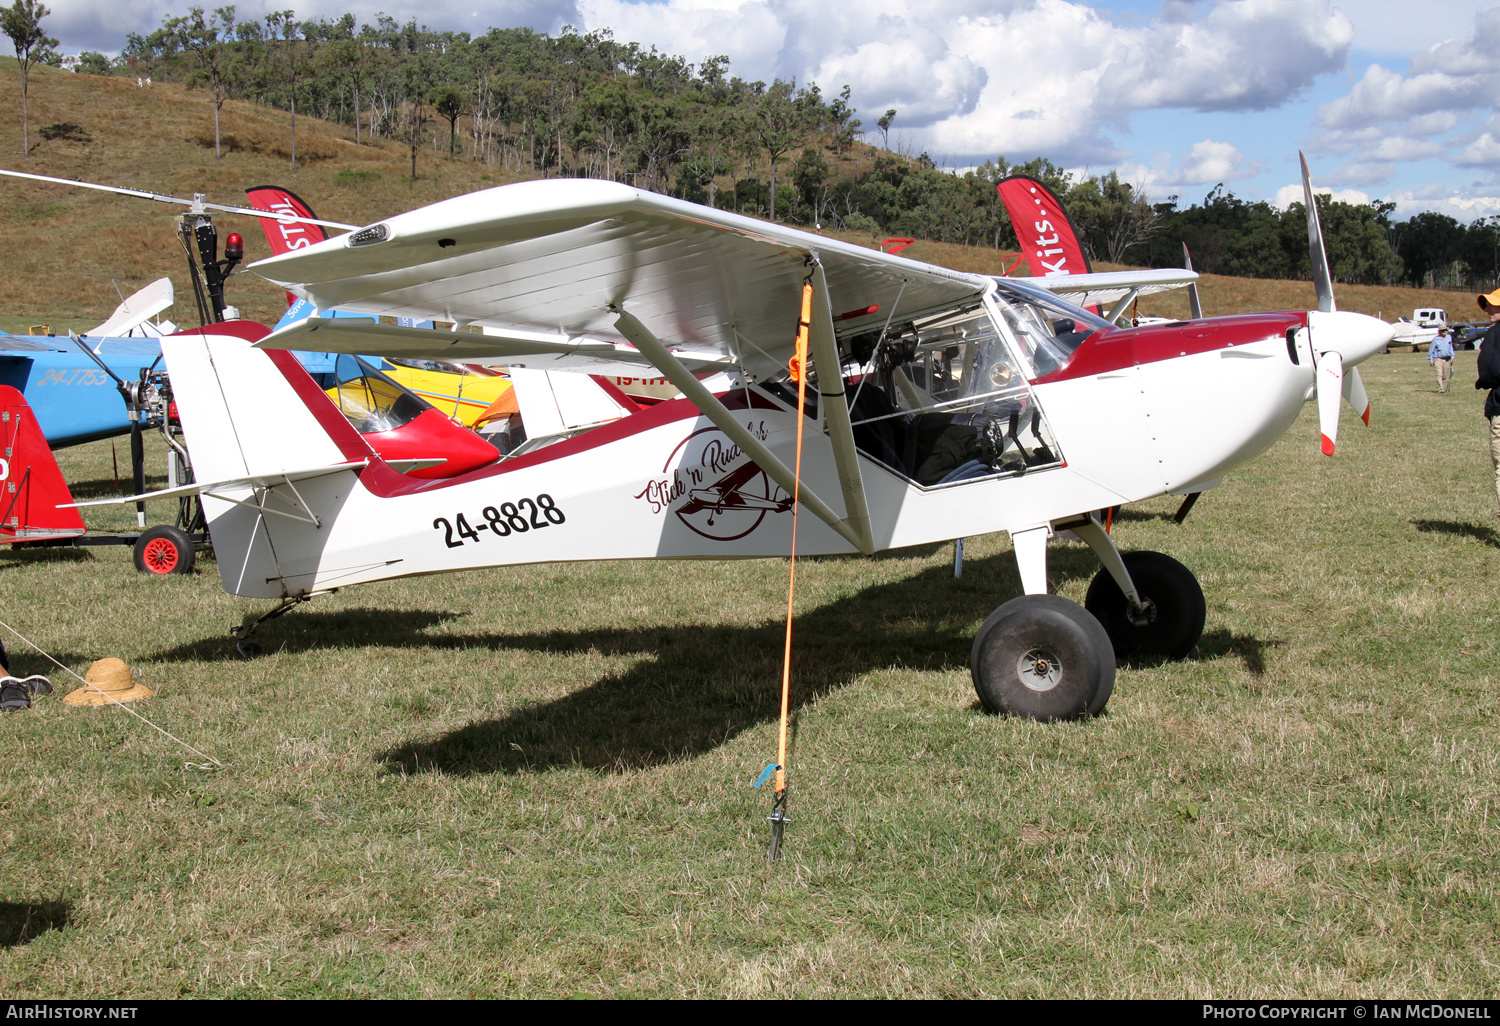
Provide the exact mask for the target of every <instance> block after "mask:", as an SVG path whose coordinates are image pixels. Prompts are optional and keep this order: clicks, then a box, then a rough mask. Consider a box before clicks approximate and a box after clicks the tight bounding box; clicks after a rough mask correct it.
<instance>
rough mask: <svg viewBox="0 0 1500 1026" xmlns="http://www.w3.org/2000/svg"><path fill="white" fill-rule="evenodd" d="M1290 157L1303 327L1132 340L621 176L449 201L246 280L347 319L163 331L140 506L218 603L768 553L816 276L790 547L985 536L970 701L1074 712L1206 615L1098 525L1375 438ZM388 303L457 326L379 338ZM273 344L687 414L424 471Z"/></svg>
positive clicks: (1094, 704)
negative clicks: (511, 375) (197, 544)
mask: <svg viewBox="0 0 1500 1026" xmlns="http://www.w3.org/2000/svg"><path fill="white" fill-rule="evenodd" d="M1303 167H1304V184H1305V185H1306V186H1307V188H1308V190H1309V193H1308V210H1309V236H1310V239H1311V243H1312V247H1313V265H1314V267H1315V268H1316V269H1317V271H1316V277H1317V282H1318V293H1319V298H1320V303H1319V307H1320V309H1319V310H1317V311H1312V312H1292V313H1261V314H1250V315H1243V316H1231V317H1216V318H1210V319H1200V320H1193V321H1187V322H1180V323H1175V324H1169V325H1159V326H1153V327H1149V328H1138V329H1117V328H1115V327H1114V326H1113V325H1111V324H1109V323H1107V322H1106V321H1105V320H1103V319H1102V318H1099V317H1096V316H1094V315H1092V314H1089V313H1088V312H1086V311H1084V310H1082V309H1080V308H1078V307H1075V306H1073V305H1071V304H1069V303H1067V302H1065V301H1064V300H1061V299H1059V298H1058V297H1056V296H1054V295H1053V294H1051V293H1050V292H1048V291H1047V289H1046V288H1043V287H1040V286H1039V284H1038V283H1036V282H1032V281H1028V280H1026V279H1022V280H1014V279H1003V278H1002V279H996V278H990V277H984V276H980V275H973V274H964V273H959V272H955V271H951V270H946V269H943V268H939V267H934V266H930V265H926V264H922V263H918V262H915V261H912V260H908V259H904V258H901V257H899V256H892V255H888V254H883V253H879V252H874V251H871V250H867V249H863V248H860V247H857V246H853V245H848V244H845V243H841V242H838V241H834V240H830V239H827V238H824V237H821V236H815V235H809V234H806V233H803V232H799V231H795V230H792V229H789V228H784V227H781V226H778V225H774V224H767V223H764V222H761V221H755V220H751V219H749V218H744V217H740V216H737V215H734V214H730V213H726V212H723V211H719V210H710V209H708V208H705V207H701V206H697V205H694V204H690V203H685V202H681V201H678V200H674V199H671V198H668V197H665V196H661V195H657V194H654V193H649V192H643V191H640V190H636V189H632V188H628V187H626V186H623V185H619V184H615V183H611V182H599V181H579V180H565V181H543V182H528V183H523V184H519V185H510V186H503V187H500V188H495V189H490V190H487V191H484V192H479V193H475V194H472V195H468V196H462V197H458V198H455V199H452V200H447V201H444V202H441V203H437V204H434V205H432V206H428V207H424V208H421V209H419V210H415V211H412V212H410V213H406V214H402V215H400V216H397V217H393V218H391V219H390V220H387V221H383V222H380V223H378V224H373V225H370V226H368V227H365V228H361V229H358V230H356V231H353V232H351V233H349V234H347V235H344V236H340V237H338V238H334V239H330V240H328V241H325V242H322V243H319V244H317V245H315V246H311V247H309V248H306V249H301V250H298V251H297V252H294V253H289V254H285V255H282V256H277V257H273V258H271V259H268V260H262V261H260V262H259V263H258V264H255V265H254V267H253V269H254V270H255V271H256V272H257V273H259V274H261V275H263V276H265V277H266V278H268V279H269V280H271V281H273V282H275V283H277V284H279V285H282V286H283V287H285V288H286V289H287V290H289V291H290V292H292V293H294V294H296V295H298V296H300V297H302V298H304V299H306V300H308V301H309V302H311V303H313V304H314V305H315V306H316V307H318V308H319V309H322V310H328V309H332V308H335V307H337V308H338V309H340V310H345V311H349V310H352V311H356V312H363V313H368V314H370V315H372V316H371V319H370V320H360V319H351V318H340V319H336V320H335V319H329V318H319V317H317V316H314V317H311V318H309V319H308V320H306V321H303V322H300V323H298V324H296V325H293V326H291V327H288V328H286V329H283V330H281V331H278V332H276V333H275V334H273V335H271V336H269V337H268V338H266V339H263V340H262V341H260V342H259V343H256V344H254V345H252V344H250V343H248V342H245V341H243V340H240V339H235V338H221V337H214V336H212V335H209V336H195V337H184V338H167V339H163V340H162V346H163V352H164V353H165V356H166V360H167V363H168V367H169V369H170V372H171V378H172V383H173V388H174V392H175V395H176V397H177V402H178V406H179V410H180V413H181V417H182V421H183V424H184V427H185V429H186V432H187V437H188V441H189V444H190V446H191V447H192V451H193V454H194V466H195V469H196V472H197V474H198V477H199V480H200V482H201V483H199V484H194V485H188V486H185V487H183V488H178V489H169V490H165V491H162V492H157V493H152V494H153V495H154V496H160V497H167V496H172V495H178V494H185V493H189V492H200V493H201V495H202V499H203V508H204V512H205V514H206V515H207V517H208V521H209V525H210V531H211V533H212V536H213V540H214V548H215V551H216V553H217V557H218V562H219V567H220V572H221V574H222V577H223V583H224V587H225V588H226V590H228V591H230V592H232V593H234V594H237V595H242V596H253V597H265V598H270V599H277V600H279V603H278V605H277V606H276V608H275V609H273V610H272V612H271V613H268V614H267V616H270V615H273V614H274V613H276V612H279V611H281V610H282V609H284V608H286V607H287V606H288V605H290V604H293V603H295V602H298V601H302V600H305V599H306V598H308V597H311V596H314V595H317V594H319V593H323V592H328V591H331V590H333V589H336V588H340V587H347V586H349V585H353V584H359V583H363V582H369V581H377V580H384V579H390V578H397V577H406V576H413V575H418V574H432V573H443V572H449V571H456V570H467V569H476V568H480V567H494V566H502V565H509V564H518V563H538V562H551V561H568V560H592V559H625V558H646V557H658V558H674V559H699V558H705V559H712V558H745V557H768V556H784V555H785V554H786V553H787V552H788V551H789V549H790V546H791V530H792V523H793V518H792V516H791V507H792V501H791V499H790V495H791V493H792V491H793V487H794V472H793V470H792V467H793V466H794V464H795V462H796V459H795V454H794V448H795V444H796V441H795V440H796V437H797V426H798V422H797V418H798V413H797V406H796V402H797V399H796V388H795V386H794V385H793V384H792V383H791V382H790V380H789V374H788V366H787V364H788V359H789V358H790V357H791V356H792V355H793V352H794V340H795V337H796V334H797V331H798V324H799V312H800V310H801V307H802V300H803V297H804V290H805V289H806V288H809V287H810V290H811V310H812V315H811V318H810V323H809V340H810V354H811V360H812V366H813V374H812V375H811V376H812V377H814V378H815V385H816V388H815V390H812V389H810V390H809V393H808V395H809V408H808V409H807V411H806V415H807V417H808V418H810V419H809V420H808V421H807V422H806V423H807V425H808V427H809V430H808V431H807V434H806V441H805V443H804V450H803V455H802V467H803V471H802V476H801V478H800V496H801V505H802V508H803V509H804V510H805V511H806V512H807V513H809V514H811V516H808V517H804V518H803V519H802V524H801V528H800V536H799V537H798V540H797V548H798V551H799V552H801V553H803V554H809V555H811V554H831V553H855V552H862V553H872V552H875V551H878V550H881V549H889V548H896V547H901V546H908V545H917V544H922V543H928V542H936V541H943V540H950V539H956V538H963V537H967V536H971V535H977V534H984V533H987V532H994V531H1007V532H1009V534H1010V536H1011V539H1012V542H1013V547H1014V550H1015V554H1016V559H1017V561H1018V563H1019V568H1020V576H1021V580H1022V583H1023V586H1024V589H1025V592H1026V594H1025V595H1024V596H1022V597H1020V598H1017V599H1014V600H1013V601H1010V602H1007V603H1006V604H1004V605H1002V606H1001V607H1000V608H999V609H997V610H996V611H995V612H994V614H993V615H991V616H990V617H989V619H988V620H986V621H985V623H984V625H983V627H982V628H981V629H980V631H979V633H978V636H977V637H976V638H975V641H974V647H973V653H972V658H971V669H972V672H973V677H974V683H975V687H976V689H977V691H978V693H979V696H980V698H981V700H982V701H983V703H984V705H985V706H986V707H988V708H989V709H991V710H995V711H1007V712H1012V713H1017V714H1021V715H1026V716H1031V717H1035V718H1038V719H1056V718H1068V717H1076V716H1082V715H1088V714H1093V713H1097V712H1099V711H1100V710H1101V709H1102V708H1103V707H1104V704H1105V702H1106V701H1107V700H1108V698H1109V696H1110V693H1111V690H1112V688H1113V686H1114V679H1115V661H1116V655H1117V654H1125V653H1133V652H1139V653H1159V654H1162V655H1167V656H1172V657H1181V656H1183V655H1185V654H1186V653H1187V652H1188V651H1190V650H1191V649H1192V647H1193V645H1194V644H1195V643H1196V642H1197V640H1198V637H1199V636H1200V634H1201V632H1202V629H1203V624H1204V615H1205V606H1204V600H1203V594H1202V591H1201V590H1200V589H1199V587H1198V584H1197V582H1196V580H1195V579H1194V578H1193V576H1192V574H1191V573H1190V572H1189V571H1188V570H1187V568H1185V567H1183V566H1182V565H1181V564H1180V563H1178V562H1177V561H1175V560H1173V559H1171V558H1170V557H1167V556H1164V555H1161V554H1159V553H1144V552H1136V553H1127V554H1124V555H1122V554H1121V553H1120V552H1119V551H1118V550H1117V549H1116V548H1115V545H1114V543H1113V541H1112V540H1111V538H1110V536H1109V535H1108V533H1106V531H1105V530H1104V528H1103V527H1102V526H1101V525H1100V524H1099V523H1098V522H1097V521H1096V520H1095V519H1094V517H1093V516H1092V515H1091V512H1090V511H1093V510H1099V509H1102V508H1105V507H1110V506H1116V505H1120V504H1124V503H1130V502H1136V501H1139V500H1142V499H1145V498H1149V497H1152V496H1156V495H1162V494H1167V493H1173V494H1187V493H1192V492H1197V491H1200V490H1202V489H1205V488H1210V487H1212V486H1213V485H1214V484H1216V483H1217V482H1218V481H1219V479H1220V478H1221V477H1222V476H1223V475H1224V474H1225V473H1226V472H1228V471H1230V470H1232V469H1234V468H1235V467H1237V466H1239V465H1240V464H1242V463H1244V462H1245V461H1247V460H1249V459H1251V458H1252V457H1254V456H1255V455H1256V454H1258V453H1260V452H1262V451H1264V450H1265V449H1266V448H1267V447H1268V446H1270V445H1271V444H1272V443H1273V442H1274V441H1275V440H1276V439H1277V438H1279V437H1280V436H1281V435H1282V434H1283V433H1284V432H1285V431H1286V430H1287V429H1288V428H1289V427H1290V426H1291V425H1292V423H1293V421H1295V420H1296V418H1297V416H1298V413H1299V412H1300V410H1301V409H1302V406H1303V404H1304V402H1305V401H1307V400H1308V399H1311V398H1314V397H1316V398H1317V400H1318V404H1319V414H1320V423H1321V427H1322V435H1323V448H1324V451H1325V452H1331V451H1332V447H1333V442H1334V440H1335V438H1336V436H1337V425H1338V401H1339V397H1340V395H1341V393H1342V395H1343V396H1345V397H1347V398H1349V399H1350V401H1351V403H1352V404H1353V405H1354V406H1355V407H1356V409H1357V410H1358V411H1359V412H1360V414H1361V415H1362V416H1363V417H1364V418H1365V419H1366V422H1368V402H1367V400H1366V399H1365V395H1364V389H1363V387H1362V386H1361V384H1360V381H1359V376H1358V372H1357V371H1356V370H1355V369H1354V365H1355V364H1358V363H1359V362H1360V361H1362V360H1364V359H1366V358H1367V357H1368V356H1370V355H1371V354H1373V353H1375V352H1378V351H1380V349H1381V348H1383V347H1384V346H1385V345H1386V343H1387V342H1388V341H1389V338H1390V334H1391V326H1390V325H1389V324H1387V323H1385V322H1384V321H1380V320H1377V319H1376V318H1373V317H1366V316H1364V315H1361V314H1352V313H1340V312H1335V310H1334V308H1333V297H1332V291H1331V287H1330V285H1329V279H1328V274H1327V268H1326V261H1325V260H1324V259H1323V255H1322V239H1321V232H1320V231H1319V229H1318V227H1317V222H1316V207H1315V206H1313V204H1312V202H1311V193H1310V185H1309V184H1308V183H1307V176H1306V164H1305V162H1304V165H1303ZM1178 273H1180V272H1178ZM1087 277H1090V276H1073V279H1072V280H1071V281H1070V282H1069V286H1070V287H1077V286H1079V285H1080V284H1082V285H1087V284H1088V283H1087V282H1086V281H1083V282H1080V280H1079V279H1080V278H1087ZM1099 284H1101V285H1102V284H1104V283H1102V282H1101V283H1099ZM1127 284H1128V283H1127ZM383 315H390V316H395V317H412V318H417V319H435V320H441V321H451V322H454V323H455V330H451V331H441V330H424V329H413V328H402V327H396V326H390V325H384V324H381V323H380V322H379V321H378V319H376V318H377V317H378V316H383ZM289 349H318V350H333V351H340V352H360V353H375V354H379V355H386V356H402V357H421V358H437V359H449V360H460V361H463V362H466V363H474V362H481V363H489V364H495V365H512V366H513V365H524V366H526V367H529V368H542V369H559V368H570V369H576V370H583V371H592V372H594V373H617V372H618V371H617V370H616V369H611V368H619V367H621V366H624V367H627V368H628V367H642V368H643V367H646V366H650V367H653V368H654V369H655V370H654V373H657V374H660V375H663V376H665V377H667V378H668V379H670V380H671V381H672V383H673V384H674V385H676V386H677V388H679V389H680V390H681V391H682V393H683V395H682V398H679V399H674V400H670V401H667V402H663V403H661V404H659V405H656V406H652V407H649V408H645V409H640V410H638V411H635V412H631V413H630V414H629V415H627V416H623V417H617V418H615V419H612V420H610V421H608V422H607V423H603V424H600V425H598V426H593V427H590V426H588V425H583V426H578V425H574V426H571V427H568V428H567V429H566V430H562V431H558V432H557V433H555V434H553V435H552V436H550V437H546V438H541V439H538V438H535V437H533V438H531V439H530V440H529V444H528V446H527V447H526V448H525V449H524V450H520V451H518V452H517V453H515V454H512V455H509V456H507V457H503V458H500V459H499V460H498V461H497V462H494V463H492V464H490V465H488V466H485V467H481V468H479V469H473V470H468V471H466V472H464V473H461V474H458V475H456V476H449V477H446V478H442V479H436V480H422V479H414V478H411V477H408V476H405V475H403V474H402V473H399V472H398V471H397V470H395V469H393V468H392V467H391V466H389V465H388V464H387V463H385V462H384V461H383V460H381V458H380V457H379V456H378V455H377V454H376V453H375V452H374V451H373V450H372V449H371V448H370V447H369V445H368V444H366V442H365V441H364V439H363V438H361V436H360V435H359V434H358V432H356V431H355V430H354V428H353V427H352V426H351V425H350V423H349V422H348V420H347V419H346V418H345V417H344V416H343V415H342V414H341V413H340V412H339V410H338V409H337V407H336V406H335V405H334V404H333V403H332V402H331V401H330V400H329V398H328V396H327V395H325V394H324V392H323V391H322V390H321V389H319V388H318V387H317V386H316V385H315V384H314V383H313V382H312V381H311V379H309V378H308V377H307V375H306V374H305V373H304V372H303V370H302V368H301V367H300V365H299V364H298V363H297V361H296V360H295V359H293V357H292V356H291V355H290V353H288V352H286V350H289ZM704 370H714V371H722V372H726V373H728V374H729V375H730V376H731V379H732V380H733V381H734V387H732V388H730V389H729V390H727V391H723V392H720V393H718V394H714V393H712V392H710V391H709V389H708V388H706V387H705V386H704V385H703V384H702V383H701V382H700V380H699V378H698V376H697V375H696V374H695V372H698V371H704ZM440 455H441V454H434V456H440ZM134 500H135V497H131V499H129V500H123V501H134ZM1064 529H1067V530H1071V531H1073V532H1074V533H1075V534H1076V535H1077V536H1078V537H1080V538H1082V539H1083V540H1084V541H1085V542H1087V543H1088V544H1089V545H1090V546H1091V547H1092V549H1093V550H1094V552H1095V553H1096V554H1097V555H1098V557H1099V559H1100V562H1101V563H1102V564H1103V569H1102V570H1101V571H1100V573H1099V575H1098V576H1097V577H1096V578H1095V580H1094V582H1093V584H1092V585H1091V587H1090V588H1089V592H1088V599H1087V602H1086V604H1085V606H1084V607H1080V606H1078V605H1076V604H1075V603H1073V602H1070V601H1068V600H1066V599H1063V598H1061V597H1058V596H1052V595H1048V594H1047V574H1046V564H1047V541H1048V539H1049V538H1050V537H1051V536H1052V535H1053V534H1054V533H1055V532H1057V531H1060V530H1064ZM264 618H265V617H263V618H262V619H264ZM253 626H254V625H247V626H246V628H243V629H242V640H243V632H248V630H250V629H253Z"/></svg>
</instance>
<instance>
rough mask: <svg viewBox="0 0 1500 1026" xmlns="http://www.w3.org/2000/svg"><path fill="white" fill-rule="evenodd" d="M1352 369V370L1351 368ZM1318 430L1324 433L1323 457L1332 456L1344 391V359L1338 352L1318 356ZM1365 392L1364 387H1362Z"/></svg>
mask: <svg viewBox="0 0 1500 1026" xmlns="http://www.w3.org/2000/svg"><path fill="white" fill-rule="evenodd" d="M1351 369H1352V368H1351ZM1316 381H1317V390H1318V428H1319V430H1321V431H1322V433H1323V455H1324V456H1332V455H1333V447H1334V445H1335V444H1336V443H1337V442H1338V440H1339V400H1340V399H1341V398H1343V391H1344V358H1343V357H1342V356H1340V355H1339V354H1338V353H1336V352H1332V353H1319V354H1318V376H1317V378H1316ZM1360 391H1361V392H1363V391H1364V386H1363V385H1361V386H1360Z"/></svg>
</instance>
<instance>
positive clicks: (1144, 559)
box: [1067, 518, 1208, 659]
mask: <svg viewBox="0 0 1500 1026" xmlns="http://www.w3.org/2000/svg"><path fill="white" fill-rule="evenodd" d="M1067 526H1068V527H1069V528H1070V529H1071V530H1072V531H1073V533H1074V534H1076V535H1078V537H1080V538H1082V539H1083V540H1084V541H1086V542H1088V544H1089V547H1090V548H1092V549H1093V550H1094V554H1095V555H1097V556H1098V557H1099V562H1100V563H1102V564H1103V565H1104V568H1103V569H1102V570H1100V571H1099V573H1098V574H1096V575H1095V576H1094V579H1093V581H1092V582H1090V583H1089V590H1088V594H1087V596H1085V598H1084V600H1083V605H1084V608H1085V609H1087V610H1088V611H1089V612H1090V613H1093V614H1094V616H1095V617H1096V618H1097V619H1098V620H1099V622H1100V623H1101V624H1103V625H1104V630H1105V631H1106V632H1107V633H1108V634H1109V638H1110V641H1111V643H1112V644H1113V645H1114V650H1115V656H1116V657H1117V658H1120V659H1124V658H1126V657H1128V656H1132V655H1147V656H1166V657H1167V658H1168V659H1181V658H1182V657H1183V656H1185V655H1187V654H1188V653H1189V652H1191V651H1192V650H1193V646H1194V645H1196V644H1198V639H1199V638H1201V637H1202V636H1203V624H1204V621H1205V619H1206V618H1207V613H1208V606H1207V603H1205V602H1204V599H1203V589H1202V588H1201V587H1199V585H1198V579H1197V578H1196V577H1194V576H1193V572H1192V571H1191V570H1189V569H1188V568H1187V567H1185V566H1183V565H1182V564H1181V563H1179V562H1177V560H1175V559H1173V558H1172V557H1171V556H1168V555H1164V554H1162V553H1160V552H1129V553H1126V554H1124V555H1121V554H1120V550H1119V549H1117V548H1115V543H1114V541H1113V540H1111V539H1110V537H1109V535H1108V534H1106V533H1105V531H1104V529H1103V528H1102V527H1100V526H1099V524H1098V523H1097V522H1095V521H1094V520H1093V519H1092V518H1090V519H1089V520H1087V521H1086V522H1085V523H1083V524H1082V525H1079V524H1068V525H1067Z"/></svg>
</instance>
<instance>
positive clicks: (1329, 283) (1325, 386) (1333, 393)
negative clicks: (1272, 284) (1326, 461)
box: [1297, 151, 1396, 456]
mask: <svg viewBox="0 0 1500 1026" xmlns="http://www.w3.org/2000/svg"><path fill="white" fill-rule="evenodd" d="M1297 156H1298V157H1299V158H1301V161H1302V195H1303V197H1304V198H1305V200H1306V202H1307V249H1308V257H1309V258H1310V259H1311V261H1312V276H1313V284H1314V286H1315V287H1316V288H1317V291H1318V309H1317V310H1315V311H1314V310H1310V311H1308V314H1307V324H1308V330H1309V334H1310V335H1311V347H1310V348H1311V350H1312V354H1313V365H1314V366H1315V367H1316V368H1317V371H1316V374H1315V375H1314V378H1313V382H1314V384H1313V387H1314V389H1315V391H1316V393H1317V398H1318V429H1319V432H1320V433H1321V435H1322V442H1323V455H1324V456H1332V455H1333V449H1334V445H1335V444H1337V442H1338V437H1339V400H1340V399H1343V400H1345V401H1346V402H1348V403H1349V405H1350V406H1352V407H1354V410H1355V412H1356V413H1358V414H1359V418H1360V419H1361V420H1363V421H1364V422H1365V424H1366V425H1368V424H1369V423H1370V397H1369V395H1368V393H1366V392H1365V383H1364V381H1363V380H1361V379H1360V376H1359V367H1358V366H1357V365H1358V364H1360V363H1362V362H1364V361H1365V360H1367V359H1369V358H1370V357H1371V356H1373V355H1374V354H1376V353H1378V352H1380V351H1381V350H1382V349H1384V348H1385V347H1386V346H1388V345H1389V344H1390V341H1391V336H1392V335H1393V334H1394V333H1395V330H1396V329H1395V327H1394V326H1393V325H1390V324H1387V323H1386V322H1385V321H1382V320H1380V319H1379V318H1378V317H1370V316H1368V315H1366V314H1357V313H1348V312H1340V311H1339V308H1338V305H1337V304H1336V303H1335V302H1334V300H1333V276H1332V275H1331V274H1330V273H1329V271H1328V252H1327V249H1326V248H1325V247H1324V245H1323V226H1322V225H1321V224H1320V223H1319V222H1318V205H1317V203H1316V202H1314V199H1313V191H1312V175H1311V173H1310V172H1309V171H1308V169H1307V156H1306V155H1305V154H1303V153H1301V152H1300V151H1299V152H1298V154H1297Z"/></svg>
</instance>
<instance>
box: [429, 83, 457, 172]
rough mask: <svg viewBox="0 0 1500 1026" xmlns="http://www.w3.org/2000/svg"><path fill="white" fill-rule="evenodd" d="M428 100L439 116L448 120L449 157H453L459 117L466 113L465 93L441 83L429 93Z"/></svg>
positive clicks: (450, 158)
mask: <svg viewBox="0 0 1500 1026" xmlns="http://www.w3.org/2000/svg"><path fill="white" fill-rule="evenodd" d="M427 102H428V103H430V104H432V109H433V110H435V111H437V113H438V117H440V118H442V119H443V120H444V121H446V122H448V159H449V160H450V161H451V160H452V159H453V154H454V151H455V150H456V149H457V148H458V119H459V118H461V117H463V113H464V106H465V104H464V94H463V92H462V91H461V90H459V89H456V88H454V87H453V86H451V85H440V86H438V87H437V88H436V89H434V90H432V92H430V93H428V94H427Z"/></svg>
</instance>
